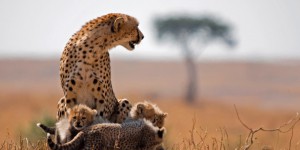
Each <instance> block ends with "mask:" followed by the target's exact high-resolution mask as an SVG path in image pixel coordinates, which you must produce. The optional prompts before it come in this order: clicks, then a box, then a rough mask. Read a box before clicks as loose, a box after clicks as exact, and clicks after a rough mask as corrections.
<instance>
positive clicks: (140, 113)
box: [129, 101, 168, 128]
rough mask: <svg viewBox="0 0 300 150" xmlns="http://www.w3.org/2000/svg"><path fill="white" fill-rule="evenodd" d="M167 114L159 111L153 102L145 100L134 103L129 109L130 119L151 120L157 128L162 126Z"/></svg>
mask: <svg viewBox="0 0 300 150" xmlns="http://www.w3.org/2000/svg"><path fill="white" fill-rule="evenodd" d="M167 115H168V114H167V113H164V112H163V111H161V110H160V109H159V108H158V107H157V106H156V105H155V104H152V103H150V102H147V101H144V102H138V103H136V104H135V105H134V106H133V107H132V109H131V111H130V118H131V119H133V120H137V119H140V118H145V119H147V120H149V121H151V122H152V123H153V125H154V126H156V127H159V128H162V127H163V126H164V124H165V118H166V117H167ZM129 120H130V119H129Z"/></svg>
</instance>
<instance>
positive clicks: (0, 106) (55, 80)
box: [0, 0, 300, 149]
mask: <svg viewBox="0 0 300 150" xmlns="http://www.w3.org/2000/svg"><path fill="white" fill-rule="evenodd" d="M299 6H300V1H296V0H285V1H276V0H265V1H259V0H251V1H250V0H247V1H239V0H227V1H222V0H209V1H208V0H189V1H180V0H172V1H171V0H165V1H159V0H152V1H151V2H150V1H145V0H139V1H134V0H127V1H96V0H90V1H80V0H64V1H61V0H52V1H45V0H26V1H21V0H1V1H0V20H1V21H0V33H1V34H0V41H1V44H0V123H1V125H2V127H1V129H0V142H1V141H2V140H5V139H8V138H12V139H14V138H15V137H18V136H19V135H20V134H21V135H23V136H26V137H30V138H32V139H40V138H41V137H45V135H44V134H42V133H37V132H39V131H37V130H39V129H36V127H35V126H34V124H35V123H36V122H48V123H49V124H51V123H52V124H53V122H54V118H55V113H56V104H57V101H58V100H59V98H60V97H62V95H63V94H62V90H61V87H60V81H59V72H58V71H59V59H60V55H61V53H62V51H63V48H64V46H65V44H66V43H67V41H68V39H69V38H70V37H71V36H72V35H73V34H74V33H75V32H76V31H78V30H79V29H80V28H81V26H82V25H84V23H86V22H87V21H89V20H91V19H93V18H96V17H99V16H102V15H105V14H107V13H112V12H117V13H125V14H129V15H131V16H134V17H136V18H137V19H138V20H139V22H140V26H139V27H140V29H141V31H142V32H143V34H144V35H145V39H144V40H143V41H142V43H141V44H140V45H138V46H137V47H136V49H135V50H134V51H132V52H129V51H127V50H125V49H124V48H123V47H116V48H114V49H113V50H111V51H110V53H111V61H112V65H111V67H112V83H113V88H114V90H115V93H116V95H117V97H118V98H128V99H129V100H130V101H132V102H133V103H134V102H137V101H144V100H149V101H152V102H154V103H156V104H157V105H158V106H159V107H160V108H161V109H162V110H164V111H166V112H168V113H169V115H168V117H167V120H166V128H167V130H168V134H167V137H166V142H165V143H166V145H167V146H169V147H176V146H177V147H180V146H181V145H182V143H184V141H185V140H187V141H188V139H189V138H190V137H191V135H190V130H191V129H192V125H193V119H194V120H196V126H197V127H196V129H198V130H199V133H204V130H203V129H206V131H207V133H209V137H216V138H219V137H221V135H222V134H223V132H222V131H223V129H224V130H226V131H227V132H228V135H230V136H229V138H228V139H229V140H228V143H229V144H228V148H229V149H231V148H234V147H235V146H236V145H238V144H239V143H243V142H244V139H245V138H246V135H247V130H246V129H245V128H244V127H243V126H242V125H241V124H240V123H239V121H238V120H237V117H236V114H235V112H234V107H233V105H234V104H235V105H236V106H237V108H238V109H239V112H240V115H241V116H243V117H242V118H243V119H244V120H245V122H247V124H249V126H251V127H253V128H256V127H261V126H264V127H268V128H276V127H278V126H279V125H281V124H282V123H284V122H286V121H288V120H289V119H290V118H292V117H293V116H294V115H295V114H296V112H298V111H299V110H300V107H299V106H300V101H299V100H300V69H299V68H300V43H299V39H300V29H299V26H300V15H299V14H300V9H299ZM220 129H221V130H220ZM295 130H296V131H298V132H295V135H296V136H294V137H293V140H292V143H293V146H294V147H295V149H297V148H296V146H297V145H298V144H299V142H300V135H299V133H300V125H296V126H295ZM200 135H201V134H198V136H196V137H195V139H196V140H199V141H201V136H200ZM289 136H290V134H289V133H287V134H279V133H276V132H275V133H265V134H262V135H259V138H257V139H256V141H255V144H256V145H255V146H256V147H264V146H265V145H267V146H270V147H273V148H275V149H281V148H284V147H287V145H288V141H289V138H287V137H289ZM210 140H213V138H208V139H207V141H208V143H209V141H210ZM278 141H280V142H278ZM174 145H175V146H174Z"/></svg>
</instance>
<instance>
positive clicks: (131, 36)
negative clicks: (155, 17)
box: [111, 14, 144, 50]
mask: <svg viewBox="0 0 300 150" xmlns="http://www.w3.org/2000/svg"><path fill="white" fill-rule="evenodd" d="M112 15H114V16H115V17H114V18H113V21H112V23H111V32H112V34H113V35H116V38H117V39H120V40H119V41H118V43H119V44H120V45H122V46H123V47H125V48H126V49H128V50H133V49H134V48H135V45H136V44H139V43H140V42H141V41H142V39H143V38H144V35H143V33H142V32H141V31H140V29H139V27H138V26H139V23H138V21H137V20H136V19H135V18H134V17H131V16H129V15H125V14H112Z"/></svg>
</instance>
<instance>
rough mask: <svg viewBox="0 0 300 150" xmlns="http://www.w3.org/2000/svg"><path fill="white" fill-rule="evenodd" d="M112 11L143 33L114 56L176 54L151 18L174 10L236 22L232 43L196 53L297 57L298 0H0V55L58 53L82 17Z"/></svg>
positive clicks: (163, 56) (204, 56)
mask: <svg viewBox="0 0 300 150" xmlns="http://www.w3.org/2000/svg"><path fill="white" fill-rule="evenodd" d="M111 12H118V13H126V14H129V15H131V16H134V17H136V18H137V19H138V20H139V22H140V29H141V31H142V32H143V33H144V35H145V39H144V40H143V41H142V43H141V44H140V45H139V46H137V47H136V50H135V51H133V52H128V51H126V50H125V49H124V48H123V47H117V48H115V49H114V50H112V51H111V52H112V55H113V57H123V58H137V59H162V60H163V59H168V58H178V57H180V56H179V55H180V53H179V51H178V49H177V47H176V45H175V44H174V43H169V44H164V43H160V42H157V41H156V40H155V31H154V30H153V24H152V21H153V19H154V18H155V17H156V16H166V15H168V14H174V13H186V14H192V15H197V14H199V15H201V14H213V15H217V16H218V17H219V18H223V19H224V20H225V21H228V22H230V23H231V24H233V25H234V27H235V36H236V38H237V39H238V45H237V47H236V48H235V49H234V50H233V51H231V50H227V48H226V47H224V46H222V45H211V46H209V47H208V48H206V50H205V52H204V53H203V54H202V55H201V56H200V57H199V58H200V59H212V60H213V59H258V60H264V59H270V58H273V59H274V58H276V59H277V58H283V59H285V58H294V59H300V1H299V0H280V1H279V0H226V1H225V0H185V1H183V0H151V1H150V0H126V1H124V0H123V1H117V0H107V1H105V0H0V41H1V44H0V57H30V56H33V57H36V58H38V57H41V58H45V57H55V58H56V57H57V58H58V57H59V56H60V54H61V52H62V50H63V48H64V46H65V44H66V42H67V41H68V39H69V38H70V36H71V35H72V34H73V33H75V32H76V31H78V30H79V29H80V27H81V26H82V25H83V24H84V23H86V22H87V21H89V20H91V19H93V18H95V17H98V16H101V15H104V14H107V13H111Z"/></svg>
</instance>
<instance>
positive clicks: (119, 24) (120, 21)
mask: <svg viewBox="0 0 300 150" xmlns="http://www.w3.org/2000/svg"><path fill="white" fill-rule="evenodd" d="M123 24H124V18H122V17H118V18H116V20H115V21H114V22H113V24H112V26H111V32H113V33H116V32H119V31H120V28H121V27H122V25H123Z"/></svg>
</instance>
